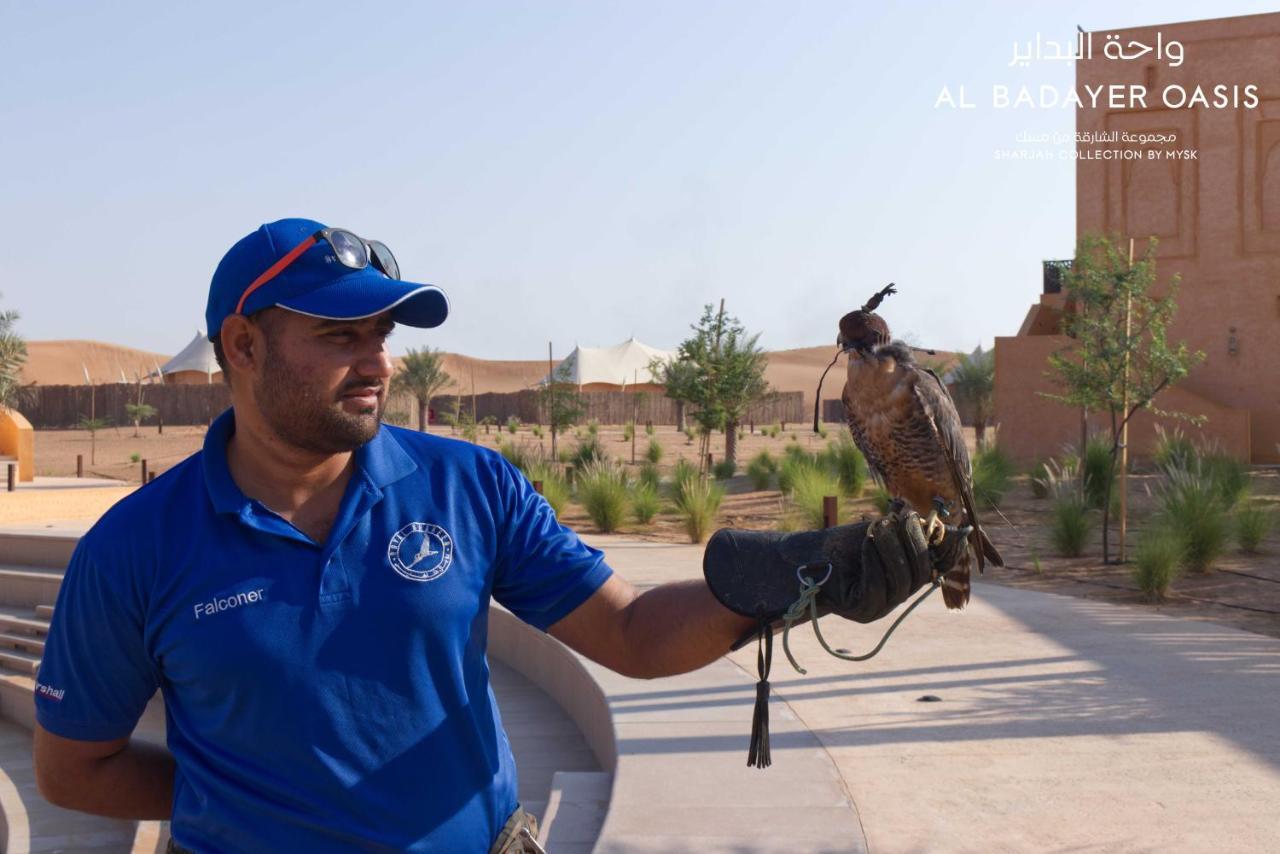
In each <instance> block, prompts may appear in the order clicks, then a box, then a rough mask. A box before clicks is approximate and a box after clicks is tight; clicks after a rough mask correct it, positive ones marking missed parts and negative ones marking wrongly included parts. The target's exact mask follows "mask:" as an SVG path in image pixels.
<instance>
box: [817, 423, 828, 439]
mask: <svg viewBox="0 0 1280 854" xmlns="http://www.w3.org/2000/svg"><path fill="white" fill-rule="evenodd" d="M818 438H819V439H825V438H827V425H825V424H819V425H818Z"/></svg>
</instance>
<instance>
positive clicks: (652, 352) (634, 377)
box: [543, 338, 676, 386]
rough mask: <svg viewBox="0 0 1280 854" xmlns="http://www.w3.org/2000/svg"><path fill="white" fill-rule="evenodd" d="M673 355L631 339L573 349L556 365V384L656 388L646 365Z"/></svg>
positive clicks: (671, 357) (658, 382) (656, 381)
mask: <svg viewBox="0 0 1280 854" xmlns="http://www.w3.org/2000/svg"><path fill="white" fill-rule="evenodd" d="M675 356H676V354H675V353H673V352H671V351H669V350H659V349H658V348H656V347H650V346H649V345H648V344H642V343H641V342H639V341H637V340H636V339H634V338H628V339H627V340H626V341H623V342H622V343H621V344H618V345H615V346H613V347H574V348H573V352H572V353H570V354H569V355H568V356H566V357H565V359H564V361H562V362H561V363H560V364H559V365H556V370H555V377H556V381H557V382H566V381H567V382H571V383H574V384H575V385H578V386H585V385H593V384H603V385H616V386H630V385H645V384H651V385H660V384H661V383H660V381H659V380H657V379H655V378H654V376H653V375H652V374H650V373H649V363H650V362H652V361H653V360H654V359H664V360H671V359H674V358H675ZM545 382H546V380H545V379H544V380H543V383H545Z"/></svg>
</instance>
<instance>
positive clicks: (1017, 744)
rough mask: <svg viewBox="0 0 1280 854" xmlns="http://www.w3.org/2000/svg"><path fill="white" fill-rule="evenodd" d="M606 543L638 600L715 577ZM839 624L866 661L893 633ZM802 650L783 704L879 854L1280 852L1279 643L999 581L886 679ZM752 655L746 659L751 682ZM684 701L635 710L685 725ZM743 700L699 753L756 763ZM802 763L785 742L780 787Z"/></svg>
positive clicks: (682, 560)
mask: <svg viewBox="0 0 1280 854" xmlns="http://www.w3.org/2000/svg"><path fill="white" fill-rule="evenodd" d="M588 539H589V540H590V541H591V542H592V543H593V544H594V545H596V546H598V547H600V548H603V549H604V550H605V552H606V554H607V555H608V558H609V562H610V564H611V565H613V566H614V567H615V568H616V569H618V570H619V571H620V572H621V573H622V574H623V575H625V576H626V577H627V578H629V579H630V580H632V581H633V583H637V584H641V585H651V584H655V583H659V582H662V581H667V580H674V579H680V578H691V577H697V576H699V575H700V574H701V561H702V549H701V547H697V546H675V545H661V544H653V543H635V542H633V541H627V540H623V539H621V538H613V537H599V536H596V537H589V538H588ZM822 625H823V631H824V634H825V636H826V637H827V639H828V641H829V642H830V643H831V644H832V645H833V646H838V647H846V648H848V649H850V650H852V651H853V652H855V653H861V652H864V651H865V650H867V649H869V648H870V647H871V646H873V645H874V643H875V642H876V641H877V640H878V639H879V635H880V632H881V631H882V630H883V626H875V627H869V626H859V625H856V624H852V623H848V622H845V621H842V620H839V619H838V618H831V617H828V618H826V619H824V620H823V622H822ZM794 640H795V642H794V643H793V649H794V651H795V652H796V655H797V658H798V660H799V661H800V663H801V664H802V665H803V666H805V667H806V668H807V669H808V671H809V672H808V674H807V675H800V674H797V673H795V672H794V671H792V670H791V668H790V666H789V665H788V664H787V662H786V659H785V657H784V656H783V655H782V654H781V649H780V648H775V652H776V653H777V657H776V658H775V661H774V667H773V679H772V684H773V686H774V692H775V695H776V696H777V697H779V698H780V699H781V700H783V701H785V702H786V704H787V705H788V706H789V707H790V709H791V710H792V711H793V712H794V713H795V714H796V715H797V716H798V718H799V719H800V721H802V722H803V723H804V724H805V725H806V726H807V727H808V729H809V730H810V731H811V732H812V733H813V734H814V735H815V736H816V738H817V739H818V740H819V742H820V743H821V745H822V746H823V747H824V748H825V750H826V752H827V753H828V754H829V755H830V757H831V760H832V761H833V762H834V764H835V766H836V767H837V768H838V770H839V774H840V776H841V778H842V779H843V781H844V784H845V786H846V787H847V789H848V791H849V792H850V793H851V795H852V797H853V801H854V803H855V804H856V807H857V811H858V815H859V816H860V817H861V822H862V828H863V832H864V833H865V837H866V844H867V847H868V849H869V850H870V851H872V852H877V854H878V852H899V851H901V852H908V851H931V852H935V851H1028V850H1080V851H1099V850H1106V851H1210V850H1211V851H1275V850H1280V821H1277V819H1276V815H1277V810H1278V809H1280V739H1278V738H1277V736H1276V724H1277V721H1280V712H1278V711H1277V710H1278V709H1280V640H1276V639H1273V638H1269V637H1264V636H1260V635H1255V634H1251V633H1247V632H1241V631H1237V630H1234V629H1228V628H1223V627H1219V626H1216V625H1212V624H1206V623H1201V622H1192V621H1184V620H1177V619H1172V618H1168V617H1164V616H1161V615H1158V614H1155V613H1153V612H1151V611H1148V610H1145V609H1142V608H1134V607H1124V606H1116V605H1108V604H1103V603H1097V602H1089V601H1084V600H1078V599H1071V598H1068V597H1063V596H1055V595H1052V594H1046V593H1036V592H1031V591H1025V590H1015V589H1010V588H1005V587H999V586H996V585H991V584H982V583H981V582H979V583H977V584H976V585H975V591H974V601H973V603H972V604H971V605H970V607H969V608H968V609H966V610H965V611H964V612H961V613H958V614H953V613H948V612H947V611H946V610H945V609H944V608H943V606H942V603H941V602H940V601H933V600H932V599H931V600H930V601H929V602H927V603H926V604H925V605H922V606H921V607H920V608H919V609H918V610H917V611H916V613H915V614H914V615H913V616H912V617H910V618H909V619H908V620H907V621H906V622H905V623H904V624H903V626H902V628H900V629H899V631H898V633H897V634H896V635H895V636H894V638H893V639H892V640H891V641H890V642H889V644H888V646H887V647H886V648H885V650H884V652H882V653H881V654H880V655H879V656H878V657H876V658H874V659H872V660H871V661H870V662H866V663H862V664H855V663H850V662H843V661H839V660H836V659H834V658H831V657H829V656H827V655H826V654H825V653H823V652H822V650H821V649H820V648H819V646H818V644H817V642H816V641H815V640H814V639H813V634H812V632H811V631H810V632H808V633H807V634H806V633H804V632H801V633H800V634H799V636H798V637H797V638H795V639H794ZM779 647H780V645H779ZM754 656H755V654H754V651H753V650H743V651H741V652H739V653H737V654H735V655H734V656H733V657H732V660H733V661H734V662H735V663H736V664H737V665H739V666H740V667H742V668H743V670H744V671H745V672H746V673H748V674H751V673H754V667H755V657H754ZM666 684H667V683H666V682H664V681H657V682H652V683H648V685H647V690H646V692H645V694H644V696H643V697H640V696H637V697H633V698H632V701H633V702H637V703H639V702H643V703H645V704H648V706H649V707H650V708H652V709H655V710H656V709H664V710H667V711H668V712H669V713H674V712H676V711H678V710H680V709H681V708H682V707H683V706H684V705H686V703H685V700H686V698H685V696H684V692H682V691H681V690H679V689H674V688H665V687H664V686H665V685H666ZM726 691H727V693H728V696H726V700H725V702H726V703H728V704H729V705H732V706H736V707H738V710H737V724H736V726H735V727H734V728H733V729H734V731H733V732H732V733H729V734H720V735H707V736H704V737H702V738H700V739H698V740H697V743H696V744H694V743H692V742H691V743H690V745H689V747H690V748H692V749H697V750H699V751H708V750H718V751H723V752H726V753H731V754H733V755H734V756H735V757H736V756H738V755H739V754H742V755H743V756H745V750H746V744H747V737H748V734H749V732H750V725H751V697H750V696H749V695H747V694H746V693H744V692H741V691H737V690H736V689H726ZM924 695H934V696H937V697H939V698H940V702H919V699H920V698H921V697H922V696H924ZM616 699H617V698H616V697H611V700H614V701H616ZM679 747H680V745H679V744H667V745H665V749H667V750H673V751H674V750H678V749H679ZM791 749H792V744H791V743H788V742H782V743H777V742H775V744H774V767H773V768H771V769H769V770H767V771H765V772H763V773H765V774H773V773H785V768H786V766H787V764H788V762H789V761H790V760H791V757H790V756H789V751H790V750H791ZM740 773H741V774H742V775H749V774H756V773H760V772H756V771H748V770H747V769H746V768H745V767H744V768H742V770H741V772H740ZM615 794H616V793H615ZM848 847H850V848H853V847H858V846H856V845H850V846H848ZM819 848H820V847H819V846H814V847H805V846H797V847H796V848H795V849H794V850H819ZM821 848H823V849H825V850H831V849H827V848H826V846H821ZM832 848H834V850H843V849H842V847H841V846H833V847H832Z"/></svg>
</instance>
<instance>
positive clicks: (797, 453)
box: [782, 442, 817, 462]
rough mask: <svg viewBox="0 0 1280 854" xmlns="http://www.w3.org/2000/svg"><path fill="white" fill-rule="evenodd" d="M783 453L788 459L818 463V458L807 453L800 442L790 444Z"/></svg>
mask: <svg viewBox="0 0 1280 854" xmlns="http://www.w3.org/2000/svg"><path fill="white" fill-rule="evenodd" d="M782 453H783V455H784V457H785V458H786V459H796V460H805V461H808V462H816V460H817V458H816V457H815V456H814V455H813V454H811V453H809V452H808V451H806V450H805V449H804V447H803V446H801V445H800V443H799V442H788V443H787V446H786V447H785V448H783V449H782Z"/></svg>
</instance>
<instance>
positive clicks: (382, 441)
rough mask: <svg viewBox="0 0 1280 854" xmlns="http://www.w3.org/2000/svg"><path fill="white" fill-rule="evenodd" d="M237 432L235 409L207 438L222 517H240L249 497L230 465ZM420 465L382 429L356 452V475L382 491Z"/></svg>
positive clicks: (207, 474) (214, 497)
mask: <svg viewBox="0 0 1280 854" xmlns="http://www.w3.org/2000/svg"><path fill="white" fill-rule="evenodd" d="M235 432H236V417H235V409H228V410H227V411H226V412H223V413H222V414H221V415H219V416H218V417H217V418H216V419H214V422H213V423H212V424H210V425H209V431H208V432H207V433H206V434H205V437H204V451H203V453H202V455H201V456H202V462H203V464H204V481H205V485H206V486H207V487H208V489H209V500H210V501H212V502H213V508H214V509H215V510H216V511H217V512H219V513H240V512H241V511H242V510H244V508H245V506H246V505H248V503H249V499H248V497H247V496H246V495H245V494H244V493H243V492H241V491H240V487H239V486H237V485H236V482H235V480H234V479H233V478H232V477H231V469H230V467H229V466H228V465H227V441H228V440H229V439H230V438H231V435H232V434H233V433H235ZM417 468H418V464H417V463H415V462H414V461H413V457H411V456H410V455H409V453H408V452H407V451H405V449H404V448H402V447H400V442H399V441H397V439H396V438H395V436H394V435H392V433H391V431H390V430H388V429H387V428H386V427H385V426H384V427H380V428H379V429H378V432H377V433H376V434H375V435H374V437H373V438H372V439H371V440H369V441H368V442H366V443H365V444H363V445H361V446H360V447H359V448H357V449H356V472H353V474H357V475H359V476H361V477H363V478H364V480H366V481H367V482H368V483H369V484H370V485H372V486H374V487H377V488H379V489H381V488H382V487H384V486H387V485H388V484H391V483H394V482H396V481H397V480H400V479H402V478H404V477H408V476H409V475H410V474H411V473H413V472H414V471H416V470H417Z"/></svg>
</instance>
